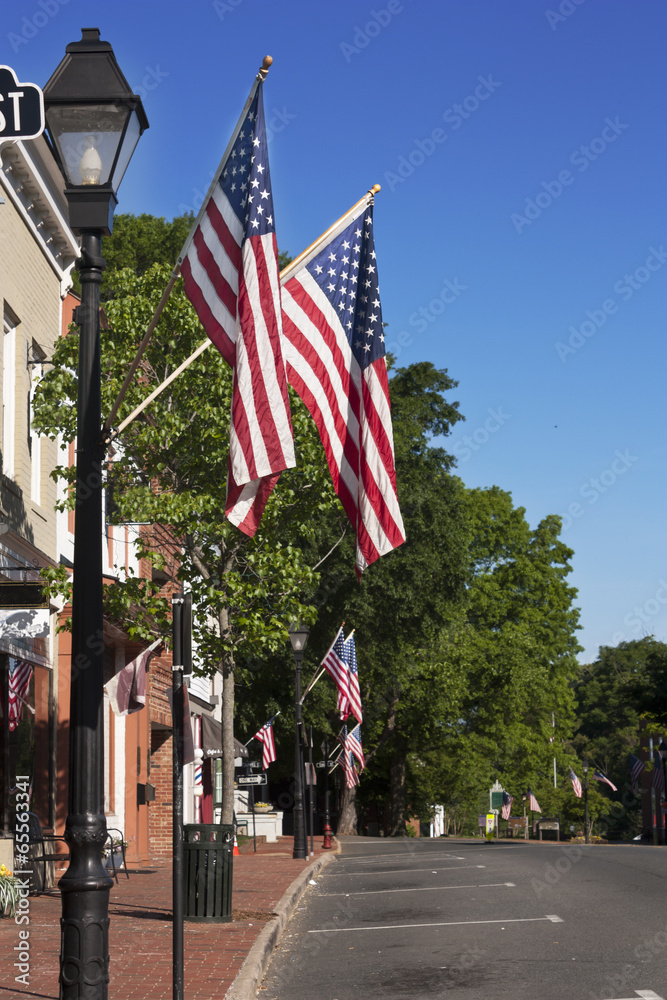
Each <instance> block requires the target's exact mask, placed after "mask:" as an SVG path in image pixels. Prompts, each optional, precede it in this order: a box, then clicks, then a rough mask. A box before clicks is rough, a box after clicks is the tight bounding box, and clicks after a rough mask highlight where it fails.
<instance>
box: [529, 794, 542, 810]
mask: <svg viewBox="0 0 667 1000" xmlns="http://www.w3.org/2000/svg"><path fill="white" fill-rule="evenodd" d="M528 808H529V809H531V810H532V811H533V812H536V813H541V812H542V810H541V809H540V805H539V802H538V801H537V799H536V798H535V796H534V795H533V793H532V792H531V790H530V788H529V789H528Z"/></svg>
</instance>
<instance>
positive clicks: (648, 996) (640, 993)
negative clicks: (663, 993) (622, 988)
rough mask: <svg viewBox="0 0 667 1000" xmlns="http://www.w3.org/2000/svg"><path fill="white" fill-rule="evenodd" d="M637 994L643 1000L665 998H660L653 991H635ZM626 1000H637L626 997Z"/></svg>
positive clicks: (660, 999)
mask: <svg viewBox="0 0 667 1000" xmlns="http://www.w3.org/2000/svg"><path fill="white" fill-rule="evenodd" d="M635 993H636V994H637V996H638V997H641V998H642V1000H663V998H662V997H659V996H658V994H657V993H654V992H653V990H635ZM625 1000H635V998H634V997H625Z"/></svg>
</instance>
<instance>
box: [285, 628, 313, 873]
mask: <svg viewBox="0 0 667 1000" xmlns="http://www.w3.org/2000/svg"><path fill="white" fill-rule="evenodd" d="M288 631H289V637H290V642H291V643H292V651H293V653H294V663H295V666H296V677H295V684H294V708H295V732H294V849H293V852H292V857H293V858H305V857H306V828H305V822H304V820H305V817H304V812H303V783H302V780H301V776H302V774H303V771H302V768H301V724H302V720H301V663H302V661H303V652H304V650H305V648H306V643H307V642H308V632H309V630H308V627H307V626H306V625H302V624H301V623H300V622H297V623H296V624H293V625H290V627H289V629H288Z"/></svg>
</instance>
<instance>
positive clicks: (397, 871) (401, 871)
mask: <svg viewBox="0 0 667 1000" xmlns="http://www.w3.org/2000/svg"><path fill="white" fill-rule="evenodd" d="M464 868H486V865H454V867H453V868H438V869H437V871H435V870H434V869H433V868H392V869H391V871H388V872H365V873H364V878H366V876H367V875H414V874H416V873H417V872H431V874H433V875H438V874H439V873H440V872H459V871H462V870H463V869H464ZM352 874H353V873H352V872H332V871H327V875H328V876H329V877H330V878H331V876H333V877H334V878H345V877H346V876H347V877H348V878H349V877H350V876H351V875H352ZM354 877H355V878H359V873H358V872H355V873H354Z"/></svg>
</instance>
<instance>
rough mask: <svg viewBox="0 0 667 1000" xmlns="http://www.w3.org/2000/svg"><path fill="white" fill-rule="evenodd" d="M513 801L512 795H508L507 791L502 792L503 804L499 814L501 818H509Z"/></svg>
mask: <svg viewBox="0 0 667 1000" xmlns="http://www.w3.org/2000/svg"><path fill="white" fill-rule="evenodd" d="M513 802H514V796H513V795H510V794H509V792H503V805H502V809H501V810H500V814H501V816H502V818H503V819H509V818H510V816H511V814H512V803H513Z"/></svg>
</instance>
